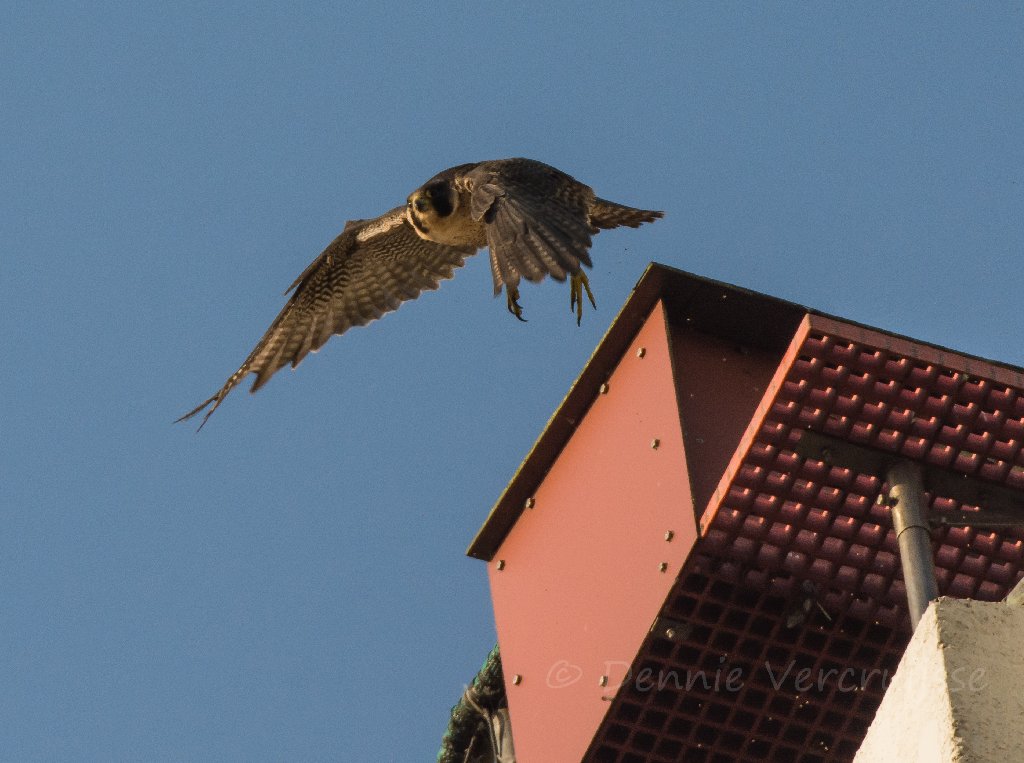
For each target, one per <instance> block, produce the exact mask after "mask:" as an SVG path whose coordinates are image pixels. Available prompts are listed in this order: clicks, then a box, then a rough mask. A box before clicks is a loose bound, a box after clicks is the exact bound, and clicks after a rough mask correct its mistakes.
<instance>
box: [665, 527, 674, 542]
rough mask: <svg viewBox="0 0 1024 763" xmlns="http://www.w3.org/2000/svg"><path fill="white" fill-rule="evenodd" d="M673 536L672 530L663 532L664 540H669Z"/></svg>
mask: <svg viewBox="0 0 1024 763" xmlns="http://www.w3.org/2000/svg"><path fill="white" fill-rule="evenodd" d="M674 537H676V534H675V533H674V532H672V531H671V530H669V531H668V532H666V533H665V540H667V541H669V542H671V541H672V539H673V538H674Z"/></svg>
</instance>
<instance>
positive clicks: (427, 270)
mask: <svg viewBox="0 0 1024 763" xmlns="http://www.w3.org/2000/svg"><path fill="white" fill-rule="evenodd" d="M661 216H662V213H661V212H656V211H651V210H646V209H634V208H633V207H627V206H624V205H622V204H616V203H615V202H612V201H607V200H605V199H600V198H598V197H597V196H596V195H595V194H594V191H593V190H592V189H591V188H590V187H589V186H586V185H584V184H583V183H581V182H579V181H578V180H576V179H575V178H573V177H571V176H570V175H567V174H566V173H564V172H562V171H560V170H557V169H555V168H554V167H551V166H548V165H547V164H543V163H541V162H538V161H534V160H532V159H497V160H494V161H487V162H478V163H475V164H460V165H459V166H457V167H452V168H451V169H447V170H445V171H444V172H440V173H438V174H437V175H435V176H434V177H432V178H431V179H430V180H428V181H427V182H426V183H424V184H423V185H422V186H420V187H419V188H418V189H416V190H415V191H413V192H412V194H411V195H410V196H409V198H408V200H407V202H406V204H405V206H401V207H396V208H394V209H392V210H391V211H390V212H386V213H385V214H383V215H381V216H380V217H377V218H374V219H372V220H351V221H349V222H347V223H346V224H345V228H344V230H342V232H341V234H340V235H339V236H338V237H337V238H336V239H334V241H332V242H331V243H330V244H329V245H328V246H327V248H326V249H324V251H323V252H322V253H321V254H320V256H319V257H317V258H316V259H315V260H313V262H312V263H310V265H309V267H307V268H306V269H305V270H304V271H303V272H302V274H301V275H300V276H299V277H298V278H296V279H295V282H294V283H293V284H292V285H291V286H290V287H288V289H287V290H286V291H285V294H288V293H289V292H291V293H292V294H291V297H290V298H289V299H288V302H287V304H286V305H285V306H284V309H283V310H282V311H281V313H280V314H279V315H278V316H277V318H275V319H274V322H273V323H272V324H271V325H270V328H269V329H267V332H266V334H264V335H263V338H262V339H260V341H259V342H258V343H257V344H256V347H255V348H253V351H252V352H251V353H249V357H247V358H246V359H245V362H244V363H242V365H241V367H239V369H238V370H237V371H235V372H234V373H233V374H232V375H231V376H230V378H229V379H228V380H227V381H226V382H225V383H224V386H223V387H221V388H220V390H218V391H217V393H216V394H215V395H213V396H212V397H211V398H209V399H208V400H205V401H204V402H202V403H201V404H200V405H198V406H196V407H195V408H194V409H193V410H191V411H189V412H188V413H186V414H185V415H184V416H182V417H181V418H180V419H178V421H184V420H185V419H189V418H191V417H193V416H195V415H196V414H197V413H199V412H201V411H202V410H204V409H205V408H207V407H209V408H210V409H209V410H208V411H207V412H206V415H205V416H204V417H203V421H202V423H201V424H200V425H199V428H200V429H202V428H203V425H205V424H206V422H207V420H208V419H209V418H210V416H211V415H213V412H214V411H215V410H217V408H218V407H219V406H220V404H221V403H222V402H223V401H224V398H225V397H226V396H227V394H228V393H229V392H230V391H231V390H232V389H233V388H234V387H235V386H236V385H237V384H238V383H239V382H241V381H242V379H243V378H244V377H245V376H246V375H247V374H249V373H254V374H256V380H255V381H254V382H253V385H252V389H251V390H250V391H251V392H255V391H256V390H258V389H259V388H260V387H262V386H263V385H264V384H266V383H267V381H268V380H269V379H270V377H271V376H273V375H274V373H275V372H277V371H278V369H280V368H283V367H284V366H285V365H287V364H288V363H291V365H292V368H294V367H295V366H297V365H298V364H299V362H300V361H301V360H302V359H303V358H304V357H306V355H307V354H308V353H310V352H316V351H317V350H319V349H320V347H322V346H323V344H324V343H325V342H326V341H327V340H328V339H330V337H331V335H333V334H343V333H344V332H345V331H347V330H348V329H349V328H350V327H352V326H363V325H365V324H367V323H369V322H370V321H372V320H375V319H377V318H380V317H381V316H382V315H384V314H385V313H388V312H391V311H392V310H395V309H397V308H398V306H399V305H401V303H402V302H404V301H406V300H409V299H414V298H416V297H418V296H419V295H420V293H421V292H423V291H424V290H427V289H436V288H437V287H438V285H439V283H440V281H441V280H443V279H446V278H451V277H452V275H453V274H454V271H455V268H457V267H459V266H461V265H462V264H463V263H464V262H465V259H466V258H467V257H469V256H470V255H472V254H475V253H476V252H477V250H479V249H482V248H483V247H485V246H486V247H487V248H488V249H489V250H490V255H491V275H492V276H493V278H494V294H495V296H497V295H498V294H500V293H501V290H502V288H504V290H505V296H506V301H507V306H508V310H509V312H511V313H512V314H513V315H514V316H515V317H516V318H518V319H519V320H525V319H524V318H523V317H522V315H523V311H522V308H521V306H520V305H519V282H520V280H521V279H522V278H525V279H526V280H528V281H533V282H537V281H541V280H543V278H544V277H545V276H548V275H550V276H551V277H552V278H554V279H556V280H558V281H564V280H565V279H566V278H567V277H568V278H569V280H570V296H569V307H570V309H571V310H572V311H573V312H575V314H576V322H577V324H578V323H579V322H580V319H581V318H582V315H583V291H584V290H586V294H587V297H588V298H589V300H590V303H591V304H592V305H594V306H595V307H596V306H597V305H596V303H595V302H594V295H593V293H592V292H591V290H590V284H589V282H588V280H587V276H586V274H585V273H584V272H583V270H582V266H583V265H586V266H587V267H591V265H592V263H591V260H590V252H589V249H590V244H591V236H592V235H594V234H596V233H598V232H599V231H600V230H602V229H608V228H617V227H618V226H620V225H627V226H629V227H630V228H637V227H639V226H640V225H641V224H642V223H649V222H653V221H654V220H655V219H657V218H659V217H661Z"/></svg>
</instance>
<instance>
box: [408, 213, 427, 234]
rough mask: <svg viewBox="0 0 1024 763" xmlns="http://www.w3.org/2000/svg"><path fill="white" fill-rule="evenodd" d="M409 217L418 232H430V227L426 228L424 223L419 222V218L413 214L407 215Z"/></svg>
mask: <svg viewBox="0 0 1024 763" xmlns="http://www.w3.org/2000/svg"><path fill="white" fill-rule="evenodd" d="M409 217H410V218H411V219H412V225H413V227H414V228H415V229H416V230H418V231H419V232H420V233H430V228H428V227H427V226H426V225H424V224H423V223H422V222H420V218H418V217H417V216H416V215H414V214H413V215H409Z"/></svg>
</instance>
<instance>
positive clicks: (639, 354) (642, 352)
mask: <svg viewBox="0 0 1024 763" xmlns="http://www.w3.org/2000/svg"><path fill="white" fill-rule="evenodd" d="M646 354H647V348H646V347H641V348H640V349H638V350H637V351H636V356H637V357H638V358H642V357H643V356H644V355H646Z"/></svg>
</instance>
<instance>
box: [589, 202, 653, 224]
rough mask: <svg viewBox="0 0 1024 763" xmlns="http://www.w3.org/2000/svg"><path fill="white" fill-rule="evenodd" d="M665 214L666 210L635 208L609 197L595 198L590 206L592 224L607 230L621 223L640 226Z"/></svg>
mask: <svg viewBox="0 0 1024 763" xmlns="http://www.w3.org/2000/svg"><path fill="white" fill-rule="evenodd" d="M664 215H665V213H664V212H657V211H654V210H650V209H635V208H633V207H627V206H625V205H624V204H616V203H615V202H614V201H608V200H607V199H594V204H593V206H592V207H591V208H590V224H591V225H593V226H594V227H595V228H603V229H605V230H607V229H609V228H618V227H619V226H620V225H628V226H629V227H630V228H639V227H640V226H641V225H643V224H644V223H652V222H654V221H655V220H657V219H658V218H659V217H663V216H664Z"/></svg>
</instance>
